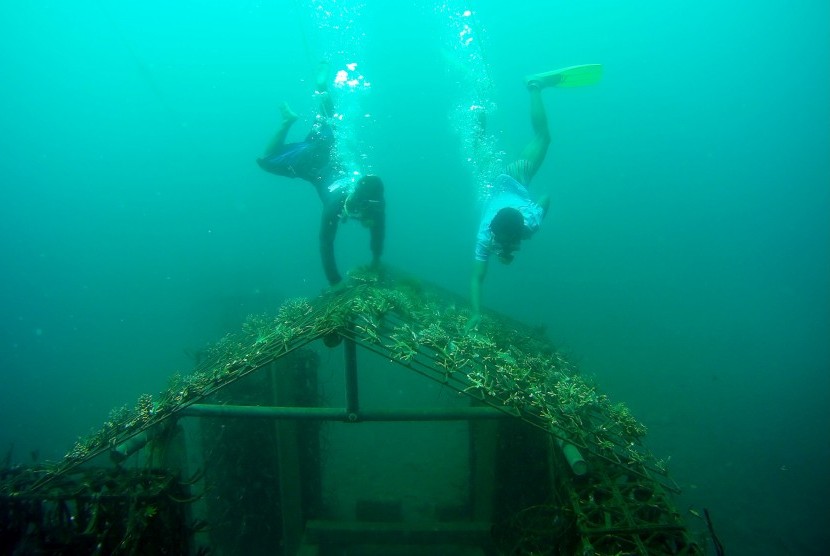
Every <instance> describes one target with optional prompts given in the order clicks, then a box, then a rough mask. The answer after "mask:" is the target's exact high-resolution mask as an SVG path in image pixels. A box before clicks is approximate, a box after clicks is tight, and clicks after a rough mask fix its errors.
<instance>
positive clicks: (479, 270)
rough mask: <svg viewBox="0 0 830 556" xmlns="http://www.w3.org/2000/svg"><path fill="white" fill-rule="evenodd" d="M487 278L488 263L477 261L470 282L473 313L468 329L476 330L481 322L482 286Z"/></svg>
mask: <svg viewBox="0 0 830 556" xmlns="http://www.w3.org/2000/svg"><path fill="white" fill-rule="evenodd" d="M485 276H487V261H479V260H476V261H475V263H474V264H473V276H472V279H471V280H470V305H472V311H471V313H470V320H468V321H467V326H466V329H467V331H468V332H469V331H470V330H473V329H475V328H476V327H477V326H478V323H479V322H480V321H481V286H482V285H483V284H484V278H485Z"/></svg>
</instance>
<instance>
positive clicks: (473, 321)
mask: <svg viewBox="0 0 830 556" xmlns="http://www.w3.org/2000/svg"><path fill="white" fill-rule="evenodd" d="M480 322H481V314H480V313H472V314H471V315H470V318H469V320H468V321H467V324H466V325H465V326H464V333H465V334H469V333H470V332H475V331H476V330H478V325H479V323H480Z"/></svg>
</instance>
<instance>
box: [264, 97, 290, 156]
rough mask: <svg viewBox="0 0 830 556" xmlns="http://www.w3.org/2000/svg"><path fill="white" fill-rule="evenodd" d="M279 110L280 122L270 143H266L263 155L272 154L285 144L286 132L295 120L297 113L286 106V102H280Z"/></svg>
mask: <svg viewBox="0 0 830 556" xmlns="http://www.w3.org/2000/svg"><path fill="white" fill-rule="evenodd" d="M280 112H281V113H282V124H281V125H280V128H279V129H278V130H277V133H276V134H274V138H273V139H271V142H270V143H268V147H267V148H266V149H265V156H269V155H271V154H274V153H275V152H277V151H278V150H279V149H280V148H281V147H282V146H283V145H285V139H286V138H287V137H288V132H289V130H290V129H291V126H293V125H294V122H296V121H297V114H295V113H294V111H293V110H291V107H290V106H288V103H287V102H283V103H282V105H281V106H280Z"/></svg>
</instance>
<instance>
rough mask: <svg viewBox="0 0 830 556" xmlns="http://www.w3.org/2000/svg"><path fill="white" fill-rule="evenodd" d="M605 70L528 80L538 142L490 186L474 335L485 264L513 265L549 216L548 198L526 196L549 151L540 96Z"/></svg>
mask: <svg viewBox="0 0 830 556" xmlns="http://www.w3.org/2000/svg"><path fill="white" fill-rule="evenodd" d="M601 75H602V66H600V65H599V64H590V65H584V66H573V67H569V68H563V69H559V70H554V71H550V72H546V73H540V74H536V75H531V76H529V77H527V78H525V83H526V85H527V89H528V91H529V93H530V121H531V124H532V126H533V132H534V137H533V139H532V140H531V141H530V143H529V144H528V145H527V146H526V147H525V148H524V150H523V151H522V153H521V155H520V156H519V159H518V160H516V161H514V162H511V163H510V164H508V165H507V166H506V167H505V168H504V169H503V173H501V174H499V175H498V176H497V177H496V178H495V180H494V181H493V182H492V184H491V191H490V194H489V197H488V198H487V200H486V201H485V204H484V208H483V213H482V218H481V221H480V223H479V227H478V234H477V236H476V246H475V262H474V267H473V276H472V280H471V282H470V302H471V305H472V312H471V314H470V319H469V321H467V326H466V329H467V330H468V331H469V330H474V329H475V328H476V327H477V326H478V324H479V322H480V321H481V287H482V284H483V283H484V278H485V276H486V275H487V262H488V260H489V259H490V256H491V255H496V256H497V257H498V258H499V261H501V262H502V263H503V264H510V263H511V262H513V257H514V253H515V252H516V251H518V250H519V247H520V246H521V242H522V241H524V240H527V239H530V238H531V237H532V236H533V234H535V233H536V232H537V231H538V230H539V227H540V225H541V224H542V219H543V218H544V217H545V215H546V214H547V212H548V207H549V206H550V198H549V197H548V196H547V195H542V196H541V197H540V198H539V200H538V201H533V200H532V199H531V198H530V193H529V192H528V186H529V185H530V180H531V179H532V178H533V176H534V175H535V174H536V172H537V171H538V170H539V168H540V167H541V165H542V162H543V161H544V160H545V155H546V154H547V151H548V146H549V145H550V130H549V128H548V118H547V113H546V112H545V105H544V103H543V102H542V90H543V89H545V88H547V87H576V86H581V85H589V84H592V83H596V82H597V81H598V80H599V78H600V77H601ZM484 121H485V120H484V118H483V117H480V118H479V120H478V122H479V123H478V125H479V129H478V132H479V133H480V134H481V135H483V134H484V129H483V128H484Z"/></svg>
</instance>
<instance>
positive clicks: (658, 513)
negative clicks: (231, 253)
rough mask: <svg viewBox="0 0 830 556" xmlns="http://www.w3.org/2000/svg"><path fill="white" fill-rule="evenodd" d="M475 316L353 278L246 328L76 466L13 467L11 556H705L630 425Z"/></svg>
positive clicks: (508, 328) (3, 541) (533, 342)
mask: <svg viewBox="0 0 830 556" xmlns="http://www.w3.org/2000/svg"><path fill="white" fill-rule="evenodd" d="M464 307H465V304H464V303H463V302H462V301H461V300H460V299H459V298H458V297H457V296H455V295H454V294H451V293H449V292H446V291H444V290H442V289H440V288H438V287H436V286H433V285H429V284H426V283H423V282H420V281H416V280H413V279H411V278H409V277H406V276H403V275H400V274H393V273H391V272H388V273H385V274H384V275H383V276H378V275H376V274H373V273H371V272H368V271H356V272H353V273H352V275H351V276H350V279H349V283H348V286H347V287H346V288H344V289H342V290H341V291H338V292H330V293H327V294H324V295H323V296H321V297H319V298H317V299H314V300H306V299H292V300H288V301H286V302H285V303H284V304H283V305H282V307H281V308H280V309H279V311H278V314H277V315H276V316H254V317H249V318H248V320H247V321H246V322H245V324H244V325H243V328H242V330H241V332H240V333H238V334H235V335H228V336H226V337H224V338H222V339H221V340H220V341H219V342H217V343H216V344H215V345H213V346H211V347H210V348H209V349H208V350H206V352H205V353H204V356H203V357H202V361H201V362H200V363H199V364H198V365H197V367H196V369H195V370H194V371H193V372H192V373H191V374H189V375H186V376H182V375H178V374H177V375H174V376H173V377H171V379H170V383H169V387H168V389H167V390H166V391H164V392H162V393H161V394H159V395H158V396H150V395H143V396H141V397H140V398H139V400H138V402H137V404H136V406H135V407H134V408H127V407H123V408H120V409H116V410H114V411H113V412H111V414H110V416H109V417H108V419H107V420H106V421H105V423H104V425H103V426H102V428H101V429H100V430H99V431H97V432H96V433H94V434H92V435H90V436H89V437H86V438H83V439H81V440H79V441H78V443H77V444H76V445H75V446H74V447H73V449H72V450H71V451H70V452H69V453H68V454H67V455H66V456H65V458H64V459H63V461H61V462H58V463H56V464H52V465H41V466H37V467H8V466H7V468H6V469H4V470H3V471H2V475H0V518H1V519H2V524H0V553H3V554H219V555H227V554H278V555H286V556H294V555H320V556H325V555H329V554H337V555H353V556H362V555H409V554H413V555H414V554H418V555H422V554H441V555H448V556H449V555H462V556H463V555H480V554H487V555H496V554H505V555H507V554H510V555H519V554H527V555H529V554H535V555H536V554H538V555H544V554H551V555H554V554H557V555H558V554H581V555H589V554H597V555H617V554H692V555H694V554H703V553H704V550H703V548H702V546H703V544H702V542H700V540H699V539H696V538H695V535H693V534H691V533H690V532H689V530H688V529H687V527H686V526H685V524H684V523H683V520H682V518H681V516H680V514H679V512H678V511H677V510H676V509H675V507H674V505H673V503H672V495H673V494H676V493H678V492H679V490H678V488H677V486H676V485H675V484H674V482H673V481H672V480H671V479H670V478H669V476H668V473H667V470H666V466H665V463H664V462H663V461H661V460H658V459H656V458H655V457H654V456H653V455H652V454H650V453H649V452H648V451H647V450H646V449H645V448H644V447H643V445H642V440H643V438H644V436H645V434H646V429H645V427H644V426H643V425H642V424H640V423H639V422H638V421H637V420H636V419H635V418H634V417H633V416H632V415H631V413H630V412H629V410H628V409H627V408H626V407H625V406H624V405H622V404H614V403H612V402H611V401H610V400H609V399H608V397H607V396H605V395H604V394H602V393H600V392H599V391H598V390H597V388H596V387H595V386H594V385H593V384H591V383H590V382H589V381H587V380H586V379H585V378H584V377H583V376H581V375H580V374H579V373H578V372H577V370H576V369H575V368H574V366H573V365H572V364H570V363H569V362H568V361H567V360H566V359H565V358H563V357H562V356H561V354H559V353H557V352H556V351H555V349H554V348H553V347H552V346H551V344H550V343H549V342H548V341H547V340H546V339H545V338H544V337H543V335H542V334H541V333H540V332H539V331H538V330H534V329H532V328H529V327H526V326H524V325H522V324H521V323H518V322H515V321H512V320H510V319H508V318H505V317H503V316H500V315H496V314H492V313H490V314H486V315H485V316H484V317H483V319H482V323H481V325H480V326H479V330H478V331H477V332H475V333H472V334H468V333H465V331H464V325H465V324H466V321H467V318H468V316H469V314H468V312H467V309H466V308H464ZM426 379H430V380H426Z"/></svg>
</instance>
